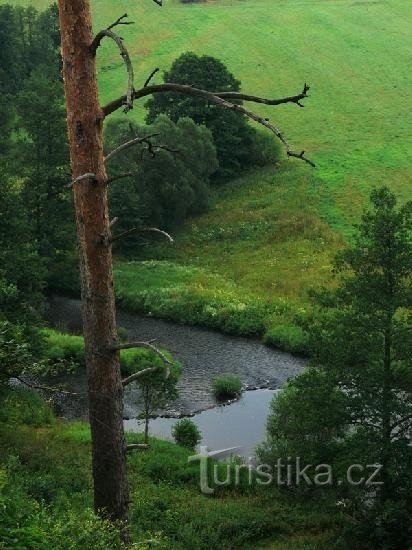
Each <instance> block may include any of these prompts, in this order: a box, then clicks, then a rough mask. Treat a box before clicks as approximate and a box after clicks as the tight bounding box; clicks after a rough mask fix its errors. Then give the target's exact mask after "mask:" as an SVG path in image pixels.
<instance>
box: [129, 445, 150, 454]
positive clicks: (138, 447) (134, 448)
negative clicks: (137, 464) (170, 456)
mask: <svg viewBox="0 0 412 550" xmlns="http://www.w3.org/2000/svg"><path fill="white" fill-rule="evenodd" d="M149 448H150V445H147V444H146V443H131V444H130V445H127V446H126V452H127V453H130V452H131V451H139V450H141V451H144V450H145V449H149Z"/></svg>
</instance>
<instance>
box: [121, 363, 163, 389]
mask: <svg viewBox="0 0 412 550" xmlns="http://www.w3.org/2000/svg"><path fill="white" fill-rule="evenodd" d="M158 370H159V367H148V368H147V369H143V370H141V371H139V372H135V373H134V374H131V375H130V376H128V377H127V378H125V379H124V380H122V384H123V387H124V386H128V385H129V384H131V383H132V382H135V381H136V380H139V378H142V376H145V375H146V374H150V373H152V372H157V371H158Z"/></svg>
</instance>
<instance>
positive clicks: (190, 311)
mask: <svg viewBox="0 0 412 550" xmlns="http://www.w3.org/2000/svg"><path fill="white" fill-rule="evenodd" d="M117 297H118V303H119V304H120V305H121V307H124V308H125V309H128V310H129V311H133V312H136V313H146V314H149V315H153V317H159V318H163V319H169V320H171V321H175V322H178V323H184V324H189V325H200V326H204V327H208V328H212V329H215V330H220V331H221V332H224V333H227V334H238V335H242V336H261V335H262V334H263V332H264V330H265V318H266V317H267V315H268V310H269V306H267V305H266V304H264V303H263V302H259V301H254V300H249V299H247V300H240V299H239V298H238V297H236V296H234V295H233V296H228V295H226V294H225V293H224V292H219V291H216V292H208V291H205V290H204V289H202V288H198V289H197V288H190V287H187V286H184V285H181V286H175V287H172V288H161V289H153V290H140V291H137V292H135V293H133V294H132V293H131V292H124V291H122V289H121V288H120V290H119V291H118V294H117Z"/></svg>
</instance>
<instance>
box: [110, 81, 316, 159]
mask: <svg viewBox="0 0 412 550" xmlns="http://www.w3.org/2000/svg"><path fill="white" fill-rule="evenodd" d="M307 91H308V86H307V85H305V87H304V90H303V92H302V94H303V93H305V96H306V93H307ZM164 92H176V93H181V94H185V95H192V96H196V97H201V98H203V99H204V100H206V101H209V102H210V103H214V104H216V105H219V106H221V107H224V108H225V109H229V110H231V111H235V112H238V113H240V114H243V115H245V116H246V117H248V118H250V119H251V120H254V121H255V122H257V123H258V124H261V125H262V126H264V127H265V128H267V129H268V130H270V131H271V132H272V133H274V134H275V136H276V137H277V138H278V139H279V140H280V141H281V142H282V143H283V145H284V146H285V149H286V153H287V155H288V156H289V157H295V158H298V159H300V160H303V161H305V162H307V163H308V164H310V165H311V166H313V167H315V164H314V163H313V162H312V161H311V160H309V159H308V158H306V157H305V152H304V151H300V152H297V151H293V150H292V148H291V147H290V145H289V143H288V141H287V139H286V138H285V136H284V135H283V133H282V132H281V131H280V129H279V128H277V127H276V126H275V125H273V124H271V122H270V120H269V119H268V118H265V117H262V116H260V115H258V114H256V113H254V112H253V111H250V110H249V109H246V108H245V107H243V105H239V104H237V103H231V102H229V101H227V99H224V97H221V95H220V94H219V93H212V92H208V91H207V90H202V89H200V88H194V87H193V86H188V85H186V84H171V83H165V84H157V85H151V86H146V87H145V88H141V89H140V90H137V91H135V92H134V94H133V97H134V99H139V98H142V97H146V96H148V95H152V94H156V93H164ZM223 93H232V92H223ZM233 93H234V92H233ZM302 94H300V96H302ZM291 97H292V98H293V99H294V100H293V102H294V103H296V101H297V100H296V97H297V96H291ZM242 98H245V99H248V100H250V101H254V102H260V103H268V102H271V103H272V104H274V105H276V104H280V103H282V100H274V99H273V100H265V99H264V98H258V99H259V101H257V98H256V96H250V95H245V94H238V95H237V96H236V99H242ZM252 98H253V99H252ZM276 101H277V102H278V103H276ZM291 101H292V99H290V98H289V102H291ZM123 103H124V97H122V98H119V99H116V100H115V101H112V102H111V103H109V104H108V105H106V106H105V107H103V113H104V115H105V116H107V115H109V114H111V113H113V112H114V111H116V109H118V108H119V107H120V106H121V105H123ZM283 103H286V98H284V99H283Z"/></svg>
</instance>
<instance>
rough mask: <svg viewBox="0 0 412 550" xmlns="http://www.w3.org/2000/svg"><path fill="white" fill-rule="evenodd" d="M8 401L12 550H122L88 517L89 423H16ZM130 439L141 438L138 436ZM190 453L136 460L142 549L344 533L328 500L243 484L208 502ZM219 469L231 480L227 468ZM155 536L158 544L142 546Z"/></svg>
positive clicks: (167, 449) (283, 543) (280, 541)
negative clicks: (306, 501)
mask: <svg viewBox="0 0 412 550" xmlns="http://www.w3.org/2000/svg"><path fill="white" fill-rule="evenodd" d="M26 402H27V400H26ZM10 403H14V404H15V403H16V399H13V400H9V405H8V407H7V408H6V409H4V407H2V410H3V412H5V413H6V414H9V416H10V419H9V420H8V424H7V423H1V424H0V451H1V452H0V536H1V538H2V541H4V542H5V548H19V549H20V548H21V549H24V548H33V549H36V550H37V549H39V550H46V549H49V548H56V549H57V550H59V549H62V550H63V549H65V548H76V549H77V548H79V549H83V548H84V549H85V550H86V548H90V547H93V548H97V549H98V550H99V549H102V550H103V549H106V548H114V549H117V548H120V544H119V542H118V540H117V541H116V536H115V535H114V534H113V533H112V532H111V531H110V528H109V526H108V525H107V524H104V523H102V522H101V521H98V520H97V519H96V518H95V517H94V516H93V514H92V512H91V510H90V508H91V506H92V500H91V495H92V492H91V464H90V460H91V456H90V455H91V453H90V428H89V426H88V425H87V424H85V423H81V422H64V421H61V420H57V419H53V421H52V422H49V423H47V422H44V423H43V424H42V425H40V426H39V425H37V424H34V423H32V422H31V420H30V418H26V417H21V418H19V419H18V421H17V422H15V421H14V420H13V419H14V418H15V416H16V415H15V413H14V412H13V411H12V410H11V405H10ZM128 439H129V441H130V442H132V441H133V442H136V441H140V437H139V435H137V434H130V435H129V436H128ZM192 453H193V452H192V451H190V450H186V449H184V448H183V447H180V446H178V445H173V444H172V443H169V442H166V441H160V440H156V439H151V447H150V449H148V450H147V451H144V452H139V453H135V454H133V455H130V456H129V458H128V474H129V482H130V522H129V523H130V528H131V531H132V538H133V541H134V542H136V543H140V544H141V546H137V548H139V549H142V550H143V549H146V548H149V547H156V548H157V547H158V548H161V549H163V550H166V549H173V550H179V549H182V550H183V549H186V548H199V550H202V549H208V548H222V549H229V548H251V547H253V548H256V547H262V548H265V547H273V548H279V549H286V548H296V549H299V548H302V549H303V548H310V546H308V545H307V543H308V541H309V540H318V539H327V541H329V542H330V541H331V540H333V536H336V533H337V530H338V529H339V526H340V521H341V520H340V519H339V516H338V514H337V513H336V511H334V510H333V508H328V507H326V506H325V503H323V504H322V506H323V508H321V506H320V505H319V504H316V503H315V502H313V503H309V504H303V503H302V502H300V501H299V499H297V498H293V497H289V496H288V495H287V494H284V495H282V494H281V493H278V492H277V491H276V490H275V489H273V488H271V489H268V488H264V487H262V486H255V487H254V488H249V487H247V486H246V484H245V483H241V485H240V486H239V487H219V488H217V491H216V493H215V494H214V495H212V496H210V497H206V496H203V495H202V494H201V493H200V490H199V487H198V483H199V479H198V478H199V465H198V464H197V463H195V462H192V463H190V464H189V463H188V457H189V456H190V455H191V454H192ZM218 467H219V468H220V469H221V471H220V478H224V475H225V473H226V467H225V466H224V465H223V464H221V465H220V466H218ZM246 477H247V476H245V478H244V479H246ZM148 539H155V540H157V541H158V544H156V545H153V546H152V545H150V544H149V543H144V542H143V541H145V540H146V541H147V540H148ZM299 539H301V542H302V544H300V543H299ZM259 540H262V546H260V545H259ZM267 541H270V542H267ZM7 542H8V543H9V544H7ZM275 543H276V546H272V545H273V544H275ZM266 545H267V546H266ZM2 547H3V546H2ZM316 548H320V547H319V546H316Z"/></svg>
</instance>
